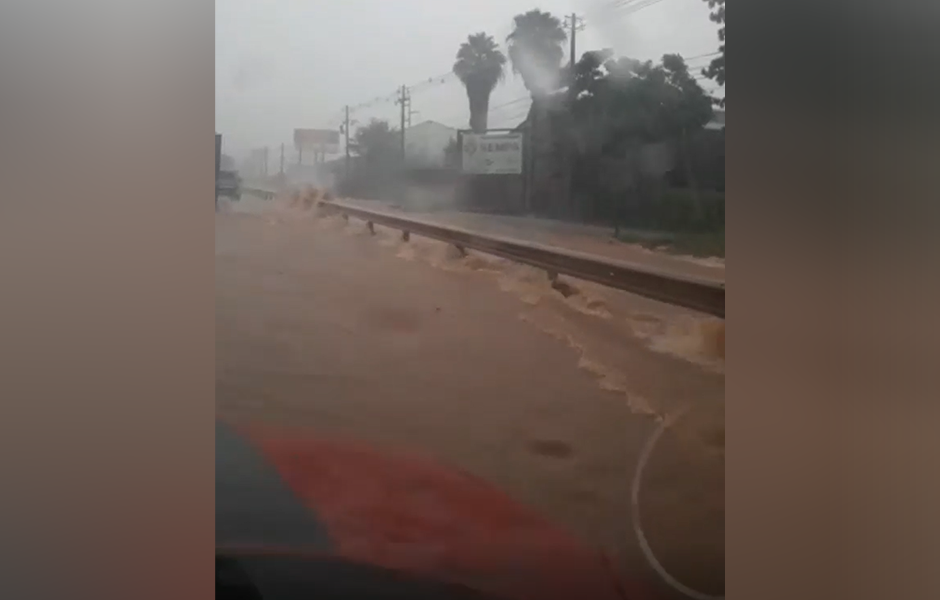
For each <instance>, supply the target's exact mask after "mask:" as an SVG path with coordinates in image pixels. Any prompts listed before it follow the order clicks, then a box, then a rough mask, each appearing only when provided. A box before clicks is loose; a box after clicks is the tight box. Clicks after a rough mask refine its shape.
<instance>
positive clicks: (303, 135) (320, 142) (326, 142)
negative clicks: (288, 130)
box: [294, 129, 339, 154]
mask: <svg viewBox="0 0 940 600" xmlns="http://www.w3.org/2000/svg"><path fill="white" fill-rule="evenodd" d="M294 147H295V148H297V149H299V150H301V151H303V150H310V151H312V152H321V153H323V154H337V153H338V152H339V131H334V130H332V129H295V130H294Z"/></svg>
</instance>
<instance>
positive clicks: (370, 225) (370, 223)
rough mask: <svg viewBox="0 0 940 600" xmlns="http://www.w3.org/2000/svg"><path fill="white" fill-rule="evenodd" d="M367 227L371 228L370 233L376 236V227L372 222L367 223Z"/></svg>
mask: <svg viewBox="0 0 940 600" xmlns="http://www.w3.org/2000/svg"><path fill="white" fill-rule="evenodd" d="M366 227H368V228H369V233H371V234H372V235H375V225H374V224H373V223H372V221H366Z"/></svg>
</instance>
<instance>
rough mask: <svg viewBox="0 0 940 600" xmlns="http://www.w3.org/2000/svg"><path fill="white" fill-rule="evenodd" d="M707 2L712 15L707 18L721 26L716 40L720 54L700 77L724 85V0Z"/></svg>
mask: <svg viewBox="0 0 940 600" xmlns="http://www.w3.org/2000/svg"><path fill="white" fill-rule="evenodd" d="M705 1H706V2H708V8H710V9H712V13H711V15H710V16H709V18H710V19H711V20H712V21H713V22H715V23H718V24H719V25H721V27H720V28H719V29H718V40H719V41H721V45H720V46H719V47H718V51H719V52H720V53H721V54H720V55H719V56H717V57H715V58H714V59H712V61H711V63H709V65H708V67H706V68H704V69H702V75H704V76H705V77H708V78H709V79H713V80H714V81H715V83H717V84H718V85H724V84H725V0H705ZM717 103H718V104H719V105H720V106H724V105H725V99H724V98H722V99H720V100H718V102H717Z"/></svg>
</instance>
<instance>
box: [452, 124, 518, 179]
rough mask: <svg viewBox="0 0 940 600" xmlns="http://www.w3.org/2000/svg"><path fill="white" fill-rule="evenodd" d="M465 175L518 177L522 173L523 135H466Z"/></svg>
mask: <svg viewBox="0 0 940 600" xmlns="http://www.w3.org/2000/svg"><path fill="white" fill-rule="evenodd" d="M462 137H463V144H462V147H461V150H462V157H461V158H462V162H461V164H462V165H463V171H464V173H473V174H476V175H518V174H520V173H522V133H517V132H502V133H464V134H463V135H462Z"/></svg>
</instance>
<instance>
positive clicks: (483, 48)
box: [454, 32, 506, 133]
mask: <svg viewBox="0 0 940 600" xmlns="http://www.w3.org/2000/svg"><path fill="white" fill-rule="evenodd" d="M505 64H506V57H505V56H504V55H503V53H502V52H501V51H500V50H499V47H498V46H497V45H496V41H495V40H493V37H492V36H489V35H487V34H486V33H483V32H480V33H477V34H474V35H470V36H468V37H467V41H466V42H464V43H463V44H461V45H460V49H459V50H457V61H456V62H455V63H454V73H455V74H456V75H457V77H458V78H459V79H460V81H462V82H463V85H464V87H465V88H466V89H467V99H468V100H469V102H470V129H472V130H473V131H476V132H478V133H481V132H484V131H486V125H487V123H486V121H487V114H488V113H489V108H490V94H491V93H492V92H493V90H494V89H495V88H496V86H497V84H499V82H500V81H501V80H502V79H503V73H504V72H503V67H504V65H505Z"/></svg>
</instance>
